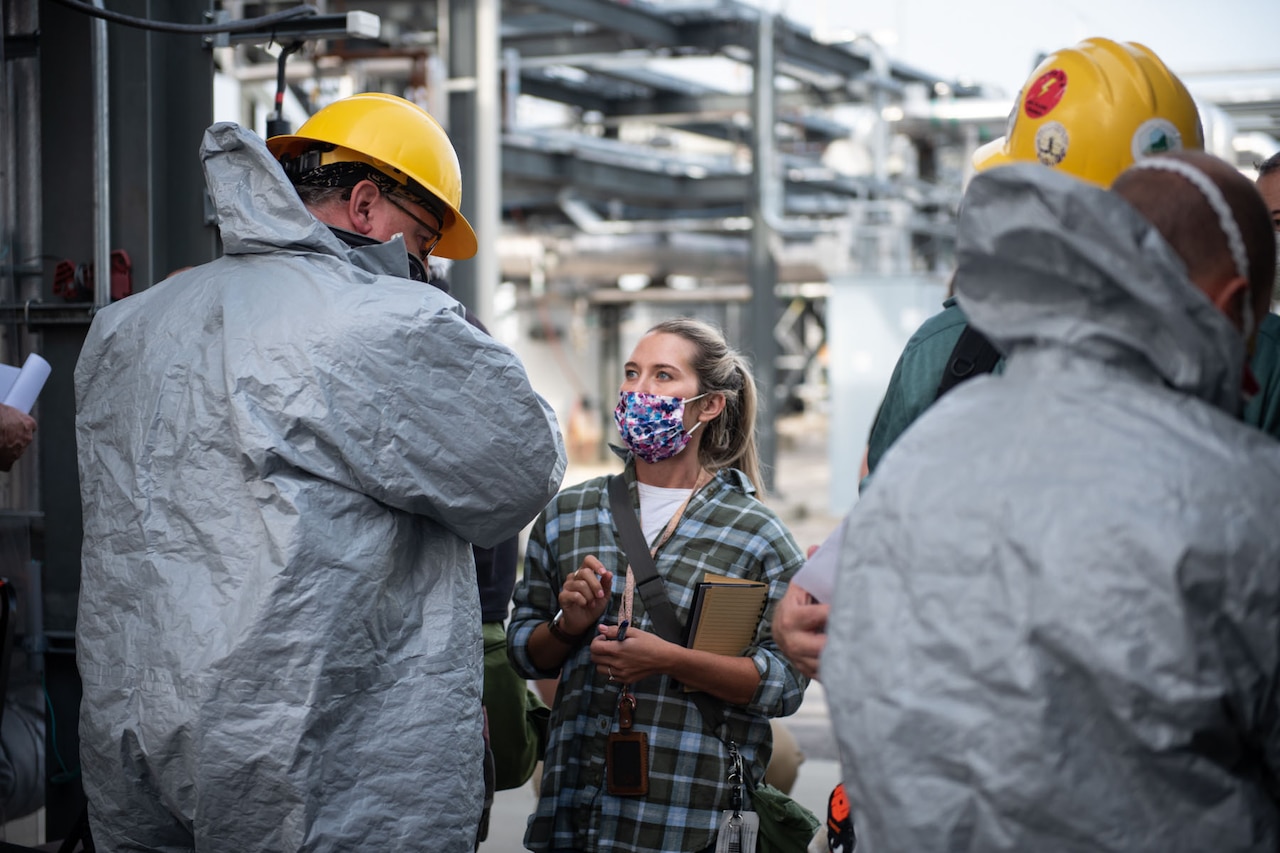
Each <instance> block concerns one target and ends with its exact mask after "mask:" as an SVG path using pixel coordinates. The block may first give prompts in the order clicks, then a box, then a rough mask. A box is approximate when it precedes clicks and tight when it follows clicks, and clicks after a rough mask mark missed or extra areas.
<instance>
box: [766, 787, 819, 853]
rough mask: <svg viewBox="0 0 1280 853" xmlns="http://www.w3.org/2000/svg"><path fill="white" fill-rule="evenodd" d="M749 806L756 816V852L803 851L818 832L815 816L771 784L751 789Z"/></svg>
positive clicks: (796, 852) (787, 852)
mask: <svg viewBox="0 0 1280 853" xmlns="http://www.w3.org/2000/svg"><path fill="white" fill-rule="evenodd" d="M751 808H752V810H754V811H755V813H756V814H757V815H759V816H760V835H759V836H758V837H757V839H756V853H804V851H806V850H808V849H809V842H810V841H812V840H813V836H814V835H816V834H817V832H818V823H819V821H818V816H817V815H815V814H814V813H813V812H811V811H809V810H808V809H806V808H805V807H804V806H802V805H800V804H799V803H798V802H796V801H795V800H793V799H791V797H789V796H787V795H786V794H784V793H782V791H780V790H778V789H777V788H775V787H773V786H772V785H766V784H763V783H762V784H760V785H757V786H756V787H755V788H753V789H752V790H751Z"/></svg>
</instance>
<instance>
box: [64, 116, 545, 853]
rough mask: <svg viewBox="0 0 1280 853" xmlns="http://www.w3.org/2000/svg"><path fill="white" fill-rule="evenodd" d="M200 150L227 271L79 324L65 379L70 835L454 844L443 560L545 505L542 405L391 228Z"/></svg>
mask: <svg viewBox="0 0 1280 853" xmlns="http://www.w3.org/2000/svg"><path fill="white" fill-rule="evenodd" d="M201 157H202V160H203V163H204V168H205V175H206V179H207V182H208V186H209V191H210V193H211V195H212V197H213V200H214V203H215V205H216V209H217V213H218V217H219V221H220V226H221V232H222V240H223V243H224V246H225V252H226V254H225V255H224V256H223V257H221V258H219V259H218V260H216V261H213V262H212V263H209V264H205V265H203V266H200V267H197V268H195V269H192V270H190V271H187V272H184V273H181V274H179V275H177V276H174V277H172V278H170V279H168V280H167V281H164V282H161V283H160V284H157V285H155V286H154V287H152V288H150V289H148V290H146V291H145V292H142V293H140V294H138V295H136V296H131V297H129V298H127V299H125V300H122V301H121V302H118V303H116V304H114V305H112V306H110V307H108V308H106V309H105V310H103V311H102V312H100V313H99V314H98V315H97V316H96V317H95V319H94V322H93V325H92V328H91V329H90V332H89V336H88V340H87V341H86V342H85V345H84V348H83V350H82V352H81V356H80V360H79V363H78V364H77V367H76V374H75V386H76V399H77V418H76V434H77V441H78V446H79V465H80V477H81V486H82V490H83V492H82V497H83V509H84V551H83V576H82V581H81V589H80V605H79V616H78V624H77V656H78V662H79V667H80V674H81V678H82V680H83V683H84V701H83V705H82V711H81V720H80V736H81V739H82V761H83V769H84V783H85V790H86V792H87V794H88V797H89V802H90V809H91V811H90V813H91V818H92V827H93V833H94V838H95V841H97V843H98V846H99V849H101V850H106V851H113V850H143V849H145V850H152V849H155V850H187V849H198V850H207V851H236V853H243V851H268V850H270V851H292V850H315V851H320V850H326V851H357V850H388V851H390V850H430V851H459V853H460V852H461V851H469V850H471V849H472V848H473V845H474V839H475V832H476V826H477V823H478V820H479V817H480V810H481V804H482V800H483V793H484V792H483V781H482V751H483V744H482V739H481V715H480V689H481V654H482V641H481V634H480V624H481V623H480V602H479V598H478V593H477V588H476V578H475V569H474V564H473V562H472V557H471V545H470V543H475V544H478V545H483V546H491V545H493V544H495V543H497V542H499V541H501V540H503V539H506V538H508V537H509V536H512V535H513V534H515V533H516V532H517V531H518V530H519V529H520V528H521V527H522V526H523V525H524V524H526V523H527V522H529V521H530V520H531V519H532V518H533V517H534V516H535V515H536V514H537V513H538V512H539V511H540V510H541V509H542V507H543V506H544V505H545V504H546V503H547V501H548V500H549V499H550V498H551V497H552V496H553V495H554V494H555V493H556V491H557V489H558V487H559V484H560V481H561V478H562V476H563V473H564V450H563V445H562V442H561V439H560V433H559V430H558V427H557V424H556V422H555V418H554V415H553V413H552V411H551V409H550V408H549V407H548V406H547V404H546V403H545V402H544V401H543V400H542V399H541V398H540V397H539V396H538V395H537V394H535V393H534V391H533V390H532V388H531V387H530V384H529V379H528V377H527V375H526V373H525V370H524V368H523V366H522V365H521V363H520V361H519V359H518V358H517V357H516V355H515V354H514V353H512V352H511V351H510V350H509V349H507V348H506V347H504V346H502V345H501V344H499V343H497V342H496V341H494V340H493V339H491V338H489V337H488V336H486V335H485V334H483V333H482V332H480V331H479V330H477V329H475V328H474V327H472V326H471V325H470V324H468V323H467V322H466V320H465V319H464V318H463V311H462V308H461V306H460V305H459V304H458V303H457V302H456V301H455V300H454V299H453V298H452V297H450V296H448V295H446V294H445V293H443V292H442V291H440V290H438V289H437V288H434V287H430V286H428V285H425V284H419V283H416V282H413V281H410V280H408V279H407V278H405V276H407V275H408V264H407V256H406V254H405V248H404V243H403V242H402V241H401V239H400V238H399V237H397V238H394V239H392V240H391V241H388V242H387V243H384V244H379V245H374V246H369V247H364V248H360V249H349V248H348V247H347V246H345V245H344V244H343V243H342V242H341V241H340V240H338V238H337V237H335V236H334V235H333V233H332V232H331V231H330V230H329V229H328V228H327V227H326V226H325V225H323V224H321V223H320V222H319V221H317V220H316V219H315V218H314V217H312V216H311V214H310V213H309V212H308V211H307V210H306V208H305V207H304V206H303V205H302V203H301V202H300V201H299V199H298V196H297V194H296V193H295V191H294V190H293V188H292V187H291V186H290V184H289V183H288V181H287V179H286V178H285V176H284V174H283V173H282V172H281V170H280V168H279V166H278V165H277V164H276V162H275V161H274V160H273V159H272V157H271V155H270V154H269V153H268V151H267V149H266V147H265V145H264V144H263V142H262V141H261V140H260V139H259V138H258V137H257V136H256V135H254V134H253V133H251V132H249V131H247V130H244V129H243V128H240V127H238V126H236V125H232V124H217V125H214V126H213V127H211V128H210V129H209V130H208V132H207V133H206V135H205V139H204V144H203V146H202V149H201Z"/></svg>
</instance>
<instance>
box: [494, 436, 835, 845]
mask: <svg viewBox="0 0 1280 853" xmlns="http://www.w3.org/2000/svg"><path fill="white" fill-rule="evenodd" d="M616 469H617V466H616V465H613V466H610V465H608V464H604V463H602V464H595V465H583V464H580V463H579V464H571V465H570V468H569V472H568V474H567V475H566V477H565V483H566V484H570V483H576V482H580V481H581V480H584V479H587V478H588V477H591V476H595V475H596V474H599V473H605V472H609V471H614V470H616ZM831 476H832V472H831V471H830V468H829V466H828V464H827V423H826V418H825V417H823V416H821V415H818V414H805V415H796V416H790V417H788V418H784V419H783V420H782V421H781V422H780V423H779V425H778V458H777V464H776V467H775V478H774V486H773V492H772V494H771V495H770V496H769V499H768V503H769V505H770V506H772V507H773V508H774V509H775V510H776V511H777V512H778V514H779V515H780V516H781V517H782V519H783V520H784V521H785V522H786V523H787V526H788V527H789V528H790V529H791V533H792V535H793V536H795V538H796V541H797V542H798V543H799V544H800V547H801V548H807V547H808V546H809V545H818V544H820V543H821V542H822V541H823V540H824V539H826V537H827V534H829V533H830V532H831V531H832V530H833V529H835V527H836V525H837V524H838V523H839V518H837V517H835V516H833V515H831V514H830V513H829V510H828V507H827V487H828V483H829V482H830V477H831ZM847 476H852V477H856V476H857V472H856V471H854V472H848V474H847ZM785 724H786V725H787V727H788V728H789V729H790V730H791V733H792V734H793V735H795V738H796V742H797V743H798V744H799V746H800V749H801V751H802V752H803V753H804V756H805V760H804V762H803V763H802V764H801V765H800V770H799V773H798V775H797V777H796V782H795V786H794V787H793V788H792V790H791V796H793V797H794V798H795V799H797V800H799V801H800V803H802V804H803V805H805V806H806V807H808V808H809V809H810V810H811V811H812V812H813V813H814V814H816V815H818V817H819V819H821V820H825V819H826V814H827V797H828V796H829V795H830V794H831V789H832V788H833V787H835V785H836V783H837V782H838V781H839V780H840V764H839V757H838V755H837V753H836V748H835V743H834V741H833V739H832V736H831V728H830V724H829V722H828V717H827V702H826V694H825V692H824V691H823V689H822V685H821V684H818V683H816V682H815V683H812V684H810V685H809V689H808V691H807V692H806V693H805V698H804V702H803V703H802V704H801V706H800V710H799V711H797V712H796V713H795V714H794V715H793V716H791V717H788V718H787V719H786V720H785ZM535 800H536V795H535V792H534V790H533V787H532V785H524V786H522V787H520V788H517V789H513V790H510V791H499V792H498V794H497V796H496V798H495V800H494V806H493V813H492V817H491V820H490V826H489V837H488V839H487V840H486V841H485V842H484V843H483V844H481V845H480V851H481V853H507V851H520V850H523V849H524V846H523V844H522V839H523V838H524V830H525V825H526V823H527V820H528V817H529V815H530V814H531V813H532V812H533V809H534V805H535ZM810 850H811V851H812V853H820V851H825V850H826V834H825V831H824V830H822V828H821V827H819V832H818V835H817V837H816V838H815V841H814V844H813V845H811V846H810Z"/></svg>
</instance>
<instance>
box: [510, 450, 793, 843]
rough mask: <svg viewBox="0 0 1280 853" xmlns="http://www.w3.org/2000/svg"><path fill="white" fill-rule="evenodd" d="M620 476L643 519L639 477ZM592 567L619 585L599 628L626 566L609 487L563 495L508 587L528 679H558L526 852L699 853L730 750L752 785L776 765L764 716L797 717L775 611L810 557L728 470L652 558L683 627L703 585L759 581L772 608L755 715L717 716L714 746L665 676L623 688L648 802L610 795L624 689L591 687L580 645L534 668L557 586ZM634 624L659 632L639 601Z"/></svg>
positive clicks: (719, 801)
mask: <svg viewBox="0 0 1280 853" xmlns="http://www.w3.org/2000/svg"><path fill="white" fill-rule="evenodd" d="M626 477H627V480H628V483H629V485H630V490H631V498H632V505H633V506H638V501H637V497H636V495H637V493H636V487H635V466H634V464H632V463H630V462H628V464H627V467H626ZM588 554H592V555H595V556H596V557H597V558H598V559H599V560H600V562H601V563H603V564H604V566H605V567H606V568H608V569H610V570H611V571H612V572H613V573H614V584H613V595H612V599H611V600H610V603H609V608H608V610H606V612H605V615H604V617H603V618H602V621H603V622H606V623H612V622H614V621H616V619H617V613H618V610H619V607H620V606H621V604H622V590H623V586H624V584H623V578H624V575H625V570H626V566H625V563H624V557H623V555H622V549H621V543H620V542H619V539H618V535H617V531H616V530H615V528H614V524H613V515H612V513H611V511H610V509H609V495H608V477H599V478H596V479H593V480H588V481H587V482H585V483H581V484H579V485H577V486H573V487H570V488H568V489H565V490H564V491H562V492H560V494H559V495H557V496H556V497H555V499H554V500H553V501H552V502H551V503H550V505H548V507H547V509H546V510H545V511H544V512H543V514H542V515H541V516H540V517H539V519H538V521H537V523H536V524H535V525H534V528H533V531H532V533H531V534H530V538H529V544H528V548H527V551H526V558H525V570H524V577H523V579H522V580H521V581H520V583H519V584H518V585H517V587H516V591H515V596H514V600H515V610H514V612H513V614H512V617H511V622H510V625H509V628H508V633H507V650H508V655H509V656H510V658H511V661H512V663H513V664H514V665H515V668H516V669H517V670H518V671H519V672H520V673H521V674H522V675H524V676H525V677H527V678H553V677H556V676H557V675H558V676H559V679H560V686H559V692H558V694H557V696H556V702H555V705H554V707H553V708H552V713H551V724H550V738H549V742H548V744H547V754H546V761H545V763H544V765H543V766H544V771H543V776H542V792H541V797H540V799H539V801H538V808H537V811H536V812H535V813H534V814H533V815H532V816H531V818H530V821H529V828H528V831H527V833H526V835H525V846H526V847H527V848H529V849H530V850H538V851H541V850H552V851H560V850H575V851H627V853H634V851H662V853H675V851H692V850H702V849H704V848H706V847H707V846H709V845H710V844H712V843H713V842H714V840H715V836H716V831H717V828H718V825H719V823H720V819H721V811H722V810H724V809H727V808H729V807H730V803H729V797H730V792H731V791H730V786H729V784H728V782H727V777H728V775H729V749H728V745H727V744H728V742H729V741H730V740H732V741H734V742H735V743H737V744H738V748H739V750H740V752H741V754H742V757H743V760H744V762H745V763H746V766H747V767H748V772H750V773H751V774H752V775H753V777H754V778H755V779H756V780H757V782H758V781H759V780H760V779H761V778H762V777H763V775H764V767H765V765H766V764H767V763H768V761H769V756H770V753H771V752H772V740H771V737H770V732H769V721H768V718H769V717H780V716H786V715H788V714H792V713H794V712H795V711H796V709H797V708H799V707H800V701H801V699H802V698H803V696H804V690H805V688H806V687H807V686H808V680H807V679H806V678H804V677H803V676H802V675H801V674H800V673H799V671H797V670H796V669H795V667H794V666H792V664H791V663H790V662H789V661H787V659H786V658H784V657H783V656H782V654H781V652H779V651H778V648H777V645H776V644H775V643H774V641H773V636H772V633H771V631H770V627H769V626H770V621H771V619H772V616H773V608H774V607H775V606H776V605H777V602H778V600H779V599H780V598H781V597H782V593H783V591H784V589H785V587H786V584H787V582H788V581H789V580H790V578H791V576H792V575H793V574H795V572H796V570H797V569H798V568H800V566H801V564H802V563H803V562H804V555H803V554H802V553H801V551H800V548H799V547H798V546H797V545H796V542H795V540H794V539H793V538H792V536H791V533H790V532H789V531H788V530H787V528H786V527H785V525H783V523H782V522H781V520H779V518H778V517H777V515H776V514H775V513H774V512H773V511H772V510H770V509H769V508H768V507H766V506H765V505H764V504H763V503H761V502H760V501H759V500H757V499H756V498H755V497H754V488H753V487H752V486H751V483H750V481H749V480H748V479H747V477H746V476H745V475H744V474H742V472H740V471H738V470H736V469H727V470H723V471H721V472H719V473H718V474H716V475H715V477H714V478H713V479H712V480H711V482H710V483H709V484H708V485H707V486H705V487H704V488H702V489H701V490H700V491H699V492H698V493H697V494H695V495H694V496H693V498H692V499H691V500H690V501H689V504H688V506H687V507H686V508H685V512H684V515H683V516H682V517H681V519H680V522H679V524H678V526H677V527H676V529H675V531H674V532H673V534H672V535H671V538H670V539H669V540H668V541H667V542H666V543H664V544H663V545H662V546H661V547H660V548H659V549H658V552H657V554H656V556H655V562H656V564H657V568H658V573H659V574H660V575H661V576H662V578H663V580H664V581H665V583H666V590H667V597H668V598H669V599H670V600H671V603H672V605H673V606H674V608H675V611H676V615H677V616H678V617H679V619H680V621H681V622H682V623H683V622H685V621H687V619H688V616H689V609H690V606H691V605H692V603H693V596H694V591H695V584H696V583H697V582H698V581H700V580H702V576H703V574H704V573H705V572H712V573H714V574H718V575H732V576H735V577H744V578H750V579H753V580H761V581H766V582H768V584H769V597H768V604H767V605H766V608H765V613H764V618H763V619H761V621H760V625H759V627H758V628H757V631H756V636H755V641H754V643H753V644H752V645H751V647H750V648H749V649H748V650H747V652H746V654H747V656H749V657H750V658H751V660H752V661H753V662H754V663H755V665H756V669H757V670H758V671H759V673H760V685H759V687H758V688H757V690H756V693H755V696H753V697H752V699H751V702H750V703H749V704H747V705H742V706H729V705H728V704H727V703H723V702H718V704H720V705H721V706H722V707H724V708H725V714H724V715H723V717H724V723H723V724H722V725H720V726H719V727H718V729H717V734H718V735H719V736H717V734H713V733H712V732H711V730H710V728H709V727H708V726H707V725H706V724H705V723H704V722H703V718H702V715H701V713H700V712H699V710H698V707H697V705H695V704H694V703H693V701H692V700H691V699H690V695H691V694H688V693H685V692H683V691H682V690H681V688H680V686H679V685H677V684H674V683H673V682H672V680H671V678H670V677H669V676H666V675H659V676H652V677H650V678H647V679H644V680H642V681H639V682H637V683H635V684H633V685H631V691H632V693H633V694H634V695H635V697H636V711H635V722H634V728H633V731H637V732H641V731H642V732H646V733H647V734H648V739H649V793H648V795H647V796H644V797H623V796H612V795H610V794H609V793H608V792H607V790H606V786H605V766H604V756H605V743H606V741H607V739H608V737H609V734H610V733H611V732H615V731H617V730H618V722H617V710H618V689H619V685H617V684H610V683H609V682H608V681H607V679H606V678H605V677H604V676H602V675H599V674H598V673H597V672H596V670H595V667H594V666H593V665H592V663H591V654H590V651H589V647H588V645H587V644H585V643H584V644H583V645H581V646H580V647H578V648H577V649H575V650H573V651H572V652H571V653H570V655H569V657H568V658H567V659H566V660H565V662H564V665H563V667H562V668H561V671H560V672H559V673H557V672H555V671H545V670H539V669H538V668H537V667H535V666H534V665H533V663H532V662H531V661H530V660H529V655H528V641H529V635H530V634H531V633H532V632H533V630H534V628H536V627H537V626H538V625H539V624H541V623H543V622H546V621H548V620H549V619H550V618H551V617H552V616H553V615H554V614H555V612H556V610H558V609H559V607H558V604H557V597H558V596H559V593H560V589H561V584H562V583H563V582H564V579H565V578H566V577H567V576H568V575H569V573H570V572H572V571H574V570H575V569H577V568H578V567H579V566H580V565H581V564H582V560H583V558H584V557H585V556H587V555H588ZM632 616H633V619H632V621H633V624H634V625H635V627H637V628H640V629H642V630H645V631H650V632H652V631H653V627H652V623H651V621H650V619H649V615H648V613H646V611H645V607H644V602H643V601H642V600H641V597H640V595H638V594H637V595H636V596H635V599H634V602H633V614H632Z"/></svg>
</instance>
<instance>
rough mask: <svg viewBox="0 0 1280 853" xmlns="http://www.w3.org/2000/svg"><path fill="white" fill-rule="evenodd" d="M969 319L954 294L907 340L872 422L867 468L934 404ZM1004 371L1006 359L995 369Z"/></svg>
mask: <svg viewBox="0 0 1280 853" xmlns="http://www.w3.org/2000/svg"><path fill="white" fill-rule="evenodd" d="M967 323H968V321H967V320H966V319H965V316H964V313H963V312H962V311H961V310H960V306H958V305H956V300H955V297H949V298H948V299H947V300H946V301H945V302H943V303H942V310H941V311H940V312H938V313H937V314H934V315H933V316H932V317H930V318H929V319H928V320H925V321H924V323H923V324H922V325H921V326H920V328H919V329H916V333H915V334H914V335H912V336H911V339H910V340H908V341H907V345H906V347H905V348H904V349H903V350H902V355H901V356H899V357H898V363H897V365H895V366H894V368H893V376H891V377H890V378H889V387H888V389H887V390H886V391H885V393H884V401H883V402H881V403H880V411H879V413H877V415H876V419H875V423H873V424H872V425H871V436H870V438H868V440H867V468H868V470H869V471H873V472H874V471H875V470H876V466H877V465H879V464H880V459H881V458H882V457H883V456H884V454H885V452H886V451H887V450H888V449H889V447H890V446H891V445H892V444H893V443H894V442H895V441H897V440H898V436H900V435H902V433H904V432H906V429H907V427H909V426H911V424H912V423H913V422H915V419H916V418H918V417H920V415H922V414H924V410H925V409H927V408H929V407H930V406H932V405H933V401H934V399H936V397H937V393H938V385H939V383H941V382H942V374H943V372H944V371H946V369H947V362H948V361H949V360H950V359H951V351H952V350H954V349H955V347H956V342H957V341H959V340H960V334H961V333H962V332H963V331H964V328H965V326H966V325H967ZM1002 370H1004V359H1001V360H1000V362H999V363H998V364H997V365H996V369H995V372H996V373H999V372H1001V371H1002Z"/></svg>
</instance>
